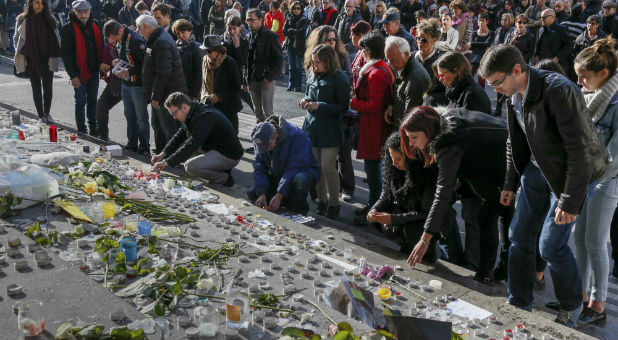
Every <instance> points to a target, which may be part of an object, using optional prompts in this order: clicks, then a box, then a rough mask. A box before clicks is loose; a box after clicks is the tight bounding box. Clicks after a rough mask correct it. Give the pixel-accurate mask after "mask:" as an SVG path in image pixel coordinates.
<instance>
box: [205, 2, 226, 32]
mask: <svg viewBox="0 0 618 340" xmlns="http://www.w3.org/2000/svg"><path fill="white" fill-rule="evenodd" d="M224 16H225V7H221V9H218V8H217V5H213V6H212V7H210V12H209V13H208V22H209V23H210V31H209V32H210V34H216V35H222V34H223V32H225V22H224V21H223V17H224Z"/></svg>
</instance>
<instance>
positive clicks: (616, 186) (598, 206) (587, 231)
mask: <svg viewBox="0 0 618 340" xmlns="http://www.w3.org/2000/svg"><path fill="white" fill-rule="evenodd" d="M616 204H618V179H612V180H610V181H607V182H605V183H601V184H598V185H597V186H596V188H595V191H594V194H593V195H592V197H591V198H590V201H588V202H586V203H584V206H583V207H582V212H581V216H579V217H578V218H577V222H576V223H575V232H574V234H573V236H574V237H575V256H576V257H577V264H578V265H579V268H580V270H581V275H582V286H583V287H584V290H585V291H586V292H588V291H590V292H591V294H590V299H591V300H592V301H606V300H607V276H608V275H609V256H608V253H607V239H608V238H609V230H610V226H611V222H612V218H613V216H614V210H616Z"/></svg>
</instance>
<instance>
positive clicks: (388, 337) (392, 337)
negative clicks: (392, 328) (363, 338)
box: [376, 329, 396, 339]
mask: <svg viewBox="0 0 618 340" xmlns="http://www.w3.org/2000/svg"><path fill="white" fill-rule="evenodd" d="M376 332H377V333H378V334H381V335H384V336H385V337H386V338H387V339H396V337H395V335H393V333H391V332H389V331H386V330H384V329H378V330H377V331H376Z"/></svg>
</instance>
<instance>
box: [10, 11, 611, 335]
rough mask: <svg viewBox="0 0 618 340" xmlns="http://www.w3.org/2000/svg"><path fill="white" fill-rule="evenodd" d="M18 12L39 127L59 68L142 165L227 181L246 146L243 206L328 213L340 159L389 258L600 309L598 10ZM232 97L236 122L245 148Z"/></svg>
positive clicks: (347, 185)
mask: <svg viewBox="0 0 618 340" xmlns="http://www.w3.org/2000/svg"><path fill="white" fill-rule="evenodd" d="M23 1H24V0H0V5H1V6H0V14H1V15H2V20H3V21H2V23H3V27H2V28H3V31H2V32H3V36H2V37H1V38H2V39H3V43H6V45H5V46H6V47H7V50H6V51H5V53H6V54H10V55H12V56H14V60H15V73H16V74H17V75H20V76H25V77H28V78H29V79H30V82H31V84H32V94H33V99H34V102H35V107H36V111H37V114H38V116H39V117H40V119H41V120H42V121H43V122H45V123H52V122H53V118H52V117H51V115H50V108H51V101H52V80H53V73H54V72H57V71H58V65H59V61H60V59H62V61H63V64H64V69H65V70H66V72H67V74H68V76H69V78H70V79H71V85H72V86H73V87H74V92H75V123H76V125H77V129H78V130H79V132H81V133H84V134H86V133H87V134H90V135H92V136H94V137H98V138H100V139H102V140H108V139H109V128H108V122H109V111H110V109H111V108H112V107H114V106H115V105H117V104H118V103H120V102H121V101H122V103H123V106H124V115H125V118H126V122H127V124H126V125H127V131H126V133H127V139H128V143H127V145H126V146H125V149H127V150H129V151H133V152H137V153H140V154H142V155H144V156H148V157H150V158H151V161H152V163H153V165H154V169H155V170H157V171H160V170H162V169H164V168H166V167H167V166H170V167H174V166H177V165H180V164H182V165H183V166H184V169H185V170H186V172H187V174H189V175H190V176H192V177H200V178H204V179H207V180H209V181H211V182H213V183H218V184H222V185H226V186H232V185H233V184H234V178H233V176H232V174H231V170H232V169H233V168H234V167H235V166H236V165H237V164H238V163H239V161H240V159H241V157H242V156H243V154H244V152H251V153H255V160H254V162H253V166H254V172H253V179H254V181H253V185H252V187H251V188H249V189H248V197H249V199H250V200H251V201H252V202H254V204H255V205H256V206H258V207H261V208H265V209H268V210H272V211H277V210H279V209H280V208H282V207H285V208H287V209H289V210H292V211H295V212H298V213H301V214H307V213H308V212H309V210H310V204H309V201H308V196H309V197H312V198H310V199H313V200H315V201H316V203H317V208H316V209H315V213H316V214H318V215H324V216H326V217H327V218H331V219H336V218H337V217H338V215H339V213H340V205H341V203H340V202H341V201H349V200H350V199H351V198H352V196H353V195H354V189H355V187H356V183H355V175H354V169H353V166H352V150H356V158H357V159H359V160H362V161H363V164H364V171H365V174H366V179H367V185H368V190H369V199H368V201H367V202H366V204H364V205H363V206H362V207H360V208H357V209H356V211H355V212H354V213H355V215H356V218H355V223H366V222H368V223H371V224H372V225H374V226H375V227H377V228H378V229H379V230H380V231H382V232H384V234H385V235H387V236H388V237H389V238H391V239H393V240H394V241H396V242H397V243H399V244H400V246H401V251H402V252H405V253H406V254H409V258H408V263H409V264H410V265H415V264H417V263H420V262H421V261H425V262H433V261H435V260H436V259H437V258H438V257H442V258H445V259H447V260H449V261H452V262H454V263H457V264H460V265H464V266H468V267H470V268H473V269H474V270H475V271H476V274H475V276H474V279H475V280H477V281H479V282H482V283H485V284H492V283H493V282H494V281H495V280H506V281H507V285H508V292H509V298H508V302H509V303H510V304H512V305H514V306H516V307H519V308H521V309H524V310H528V311H530V310H531V308H532V303H533V291H534V290H535V289H543V288H544V286H545V278H544V273H545V268H547V269H549V273H550V275H551V277H552V281H553V284H554V291H555V295H556V299H557V300H558V302H555V303H550V304H548V307H552V308H555V309H556V310H557V311H558V315H557V318H556V321H557V322H559V323H562V324H565V325H568V326H571V327H575V326H576V325H577V323H578V321H579V322H580V324H581V323H584V324H588V323H596V322H599V321H601V320H604V319H605V318H606V313H605V306H604V302H605V301H606V300H607V290H608V288H607V282H608V276H609V273H610V268H609V256H610V255H609V254H608V249H607V240H608V239H611V242H612V246H613V254H612V257H613V258H614V260H616V257H617V255H618V216H616V215H615V211H616V206H617V205H618V191H617V190H618V189H617V186H618V179H617V176H618V74H616V69H617V68H618V57H617V56H616V50H615V42H614V40H613V37H615V36H617V35H618V17H617V16H616V3H615V2H614V1H613V0H605V1H604V2H603V3H601V2H600V1H599V0H578V1H576V2H574V3H573V2H572V1H571V0H553V1H552V2H551V3H550V4H546V0H536V1H531V0H520V1H516V0H515V1H513V0H505V1H504V2H503V1H500V0H486V1H485V2H482V1H481V0H468V1H464V0H452V1H451V0H426V1H425V2H423V1H421V0H393V1H390V2H388V3H385V2H383V1H379V0H369V1H367V0H340V1H336V0H335V1H333V0H321V1H320V0H309V2H308V3H307V2H305V1H304V0H285V1H279V0H262V1H256V0H244V1H240V2H234V1H231V0H215V1H214V2H213V1H211V0H190V1H189V0H163V1H161V0H155V1H154V2H153V1H150V0H141V1H139V2H134V1H133V0H124V1H123V2H121V1H120V0H115V1H113V0H105V1H103V2H101V1H100V0H75V1H73V2H72V3H70V4H69V3H64V1H63V0H55V1H50V0H26V2H25V3H24V2H23ZM547 5H549V6H547ZM284 73H287V75H288V85H287V91H295V92H304V96H303V97H302V99H301V100H300V101H299V103H298V105H299V107H300V109H301V110H303V111H305V112H306V115H305V120H304V123H303V125H302V127H300V128H299V127H296V126H294V125H293V124H290V123H289V122H287V121H286V120H285V119H284V118H283V117H282V116H281V115H277V114H276V112H275V110H274V102H275V98H274V97H275V81H276V80H277V79H279V78H281V77H282V76H283V74H284ZM101 78H102V79H104V80H105V83H106V86H105V89H104V90H103V91H102V92H101V93H100V95H99V79H101ZM303 79H305V80H303ZM486 86H490V87H492V88H493V90H494V91H495V93H496V94H497V98H496V104H495V105H492V101H491V100H490V98H489V96H488V95H487V92H486V91H485V87H486ZM243 101H244V102H245V103H247V104H248V105H249V106H250V107H251V109H252V110H253V111H254V113H255V116H256V123H257V124H256V125H255V127H254V128H253V131H252V135H251V138H252V141H253V147H251V148H249V149H246V150H243V148H242V146H241V144H240V141H239V138H238V133H239V122H238V113H239V112H240V110H241V109H242V106H243V105H242V102H243ZM148 105H150V107H151V110H150V112H148ZM505 108H506V110H505ZM149 124H150V125H151V126H152V128H153V131H154V144H155V145H154V148H153V149H152V150H151V145H150V128H149ZM455 201H460V202H461V217H462V219H463V220H464V222H465V240H464V241H463V243H462V240H461V239H460V236H459V227H458V225H457V222H456V218H455V217H456V213H455V210H454V209H453V204H454V203H455ZM572 228H574V229H575V231H574V233H573V235H574V238H575V245H576V246H575V249H576V251H575V253H573V252H572V251H571V250H570V248H569V246H568V241H569V238H570V235H571V229H572ZM500 235H501V236H502V237H500ZM500 240H502V241H500ZM500 245H502V247H500ZM617 271H618V270H617V268H616V266H615V265H614V269H613V275H618V273H617Z"/></svg>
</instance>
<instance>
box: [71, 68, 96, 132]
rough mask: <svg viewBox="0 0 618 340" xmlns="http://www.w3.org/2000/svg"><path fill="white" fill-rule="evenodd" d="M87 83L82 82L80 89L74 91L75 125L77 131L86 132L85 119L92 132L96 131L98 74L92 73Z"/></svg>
mask: <svg viewBox="0 0 618 340" xmlns="http://www.w3.org/2000/svg"><path fill="white" fill-rule="evenodd" d="M92 73H93V74H92V76H91V77H90V79H88V81H86V82H82V85H81V86H80V87H77V88H74V90H75V124H76V125H77V130H78V131H80V132H86V118H85V117H84V113H85V114H86V116H87V117H88V126H89V127H90V130H91V131H93V130H95V131H96V129H97V96H98V95H99V76H98V72H92Z"/></svg>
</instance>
